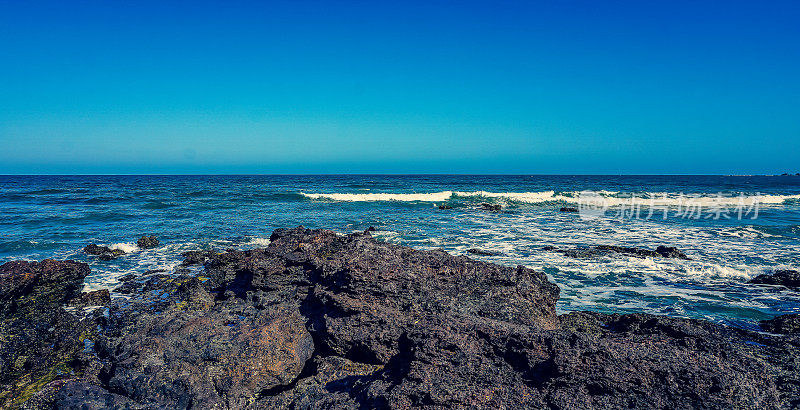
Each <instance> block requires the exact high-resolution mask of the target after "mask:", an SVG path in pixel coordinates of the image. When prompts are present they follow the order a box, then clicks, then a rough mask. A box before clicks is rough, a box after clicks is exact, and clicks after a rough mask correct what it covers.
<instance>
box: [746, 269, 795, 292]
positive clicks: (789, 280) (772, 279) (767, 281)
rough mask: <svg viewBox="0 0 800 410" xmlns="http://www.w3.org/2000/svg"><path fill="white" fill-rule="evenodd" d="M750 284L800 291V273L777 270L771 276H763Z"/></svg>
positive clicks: (759, 276) (751, 280) (752, 280)
mask: <svg viewBox="0 0 800 410" xmlns="http://www.w3.org/2000/svg"><path fill="white" fill-rule="evenodd" d="M749 283H754V284H757V285H777V286H785V287H787V288H790V289H800V272H798V271H796V270H776V271H775V272H773V273H771V274H767V273H765V274H761V275H758V276H756V277H755V278H753V279H750V281H749Z"/></svg>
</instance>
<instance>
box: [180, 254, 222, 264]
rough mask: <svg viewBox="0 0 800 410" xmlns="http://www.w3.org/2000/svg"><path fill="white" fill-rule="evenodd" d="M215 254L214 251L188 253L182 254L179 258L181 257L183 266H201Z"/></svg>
mask: <svg viewBox="0 0 800 410" xmlns="http://www.w3.org/2000/svg"><path fill="white" fill-rule="evenodd" d="M216 254H217V252H214V251H189V252H184V253H182V254H181V256H183V265H202V264H204V263H205V262H206V261H207V260H209V259H210V258H213V257H214V256H215V255H216Z"/></svg>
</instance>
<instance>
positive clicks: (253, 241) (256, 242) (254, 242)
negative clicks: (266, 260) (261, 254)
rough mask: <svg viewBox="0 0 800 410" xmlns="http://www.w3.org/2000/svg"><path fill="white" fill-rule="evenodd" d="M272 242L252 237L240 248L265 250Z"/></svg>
mask: <svg viewBox="0 0 800 410" xmlns="http://www.w3.org/2000/svg"><path fill="white" fill-rule="evenodd" d="M271 242H272V241H270V240H269V238H264V237H261V236H254V237H252V238H250V240H249V241H247V242H244V243H242V244H241V245H240V246H241V247H253V246H254V247H256V248H266V247H267V246H269V244H270V243H271Z"/></svg>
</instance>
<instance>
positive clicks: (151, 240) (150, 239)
mask: <svg viewBox="0 0 800 410" xmlns="http://www.w3.org/2000/svg"><path fill="white" fill-rule="evenodd" d="M158 244H159V242H158V239H157V238H156V237H155V236H142V237H141V238H139V240H138V241H136V246H138V247H140V248H142V249H148V248H155V247H157V246H158Z"/></svg>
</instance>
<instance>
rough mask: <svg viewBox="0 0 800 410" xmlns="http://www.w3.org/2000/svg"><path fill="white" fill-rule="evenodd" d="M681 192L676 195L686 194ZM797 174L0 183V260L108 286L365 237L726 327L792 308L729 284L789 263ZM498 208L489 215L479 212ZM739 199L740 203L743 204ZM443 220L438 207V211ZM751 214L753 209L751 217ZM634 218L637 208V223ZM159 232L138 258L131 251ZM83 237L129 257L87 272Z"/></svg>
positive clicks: (796, 239)
mask: <svg viewBox="0 0 800 410" xmlns="http://www.w3.org/2000/svg"><path fill="white" fill-rule="evenodd" d="M584 190H592V191H599V192H601V195H602V196H603V197H604V198H606V200H607V203H608V204H609V208H608V210H607V211H606V217H601V218H597V219H591V220H587V219H584V218H581V217H580V216H579V215H578V214H576V213H563V212H559V208H560V207H562V206H576V203H577V202H578V200H577V198H578V193H579V192H580V191H584ZM681 194H685V195H686V197H684V196H682V195H681ZM741 194H744V195H745V197H744V198H749V199H752V198H753V197H755V196H758V197H759V198H761V199H762V202H763V203H760V205H759V206H758V216H757V218H756V219H752V216H753V212H751V213H750V214H749V215H747V216H745V217H744V218H743V219H742V220H739V219H738V218H736V216H735V213H734V214H729V215H728V216H731V218H729V219H727V218H724V217H722V218H719V219H717V218H715V217H713V214H712V213H711V211H710V210H706V213H703V214H701V215H700V217H699V218H694V217H692V218H687V217H686V215H685V214H684V215H679V214H678V210H679V209H678V208H674V207H677V206H679V205H681V204H684V203H685V201H686V199H685V198H691V197H693V196H700V197H702V198H704V199H703V200H702V201H700V203H702V205H703V206H707V207H708V206H709V205H710V204H711V203H712V202H714V201H715V200H716V199H715V198H717V195H721V196H722V198H723V200H722V201H720V202H719V203H720V204H725V207H726V208H730V209H733V208H734V207H735V206H736V204H737V201H738V200H739V199H738V198H739V196H740V195H741ZM631 195H633V196H635V197H637V198H640V201H641V202H642V203H645V204H646V202H647V198H649V197H655V198H662V200H663V201H664V202H665V203H667V205H669V206H672V207H673V208H666V209H668V211H667V217H666V218H663V217H662V215H663V212H662V213H660V214H659V213H656V215H657V217H655V218H649V219H644V218H642V219H635V218H623V219H620V218H615V217H614V215H615V213H618V212H619V210H620V208H624V207H625V204H626V203H628V201H629V199H628V198H629V197H630V196H631ZM798 198H800V177H797V176H784V177H763V176H761V177H738V176H731V177H723V176H659V177H654V176H649V177H647V176H641V177H637V176H0V260H3V261H7V260H12V259H42V258H69V259H76V260H82V261H86V262H88V263H89V264H90V265H91V266H92V272H93V273H92V276H91V277H90V278H88V279H87V287H88V288H99V287H113V286H114V284H115V283H116V278H118V277H119V276H121V275H123V274H126V273H130V272H134V273H141V272H144V271H146V270H150V269H167V270H169V269H172V268H174V267H175V266H176V265H177V263H178V262H179V261H180V257H179V253H180V252H183V251H185V250H190V249H200V248H215V249H219V250H224V249H226V248H230V247H235V248H252V247H259V246H266V245H267V244H268V243H269V240H268V238H269V234H270V232H271V231H272V230H273V229H275V228H280V227H291V226H296V225H304V226H306V227H314V228H317V227H319V228H329V229H334V230H337V231H340V232H351V231H355V230H363V229H365V228H367V227H369V226H374V227H376V228H378V229H379V231H378V232H377V233H376V236H377V237H378V238H379V239H380V240H383V241H386V242H392V243H399V244H405V245H410V246H413V247H416V248H425V249H431V248H444V249H445V250H447V251H449V252H451V253H455V254H466V251H467V249H470V248H480V249H483V250H487V251H493V252H497V253H498V255H497V256H478V258H481V259H483V260H487V261H492V262H496V263H501V264H507V265H516V264H523V265H526V266H530V267H532V268H535V269H539V270H543V271H544V272H546V273H547V274H548V275H549V276H550V277H551V279H552V280H554V281H555V282H556V283H557V284H558V285H559V286H560V287H561V289H562V296H561V300H560V302H559V307H560V309H562V310H574V309H593V310H600V311H636V312H650V313H660V314H668V315H674V316H685V317H699V318H706V319H711V320H715V321H721V322H727V323H732V324H736V325H740V326H745V327H750V326H753V323H754V321H756V320H760V319H764V318H769V317H771V316H774V315H776V314H779V313H796V312H800V294H799V293H798V292H792V291H788V290H786V289H782V288H778V287H756V286H751V285H746V284H745V283H744V282H745V281H746V280H747V279H749V278H751V277H753V276H755V275H757V274H760V273H764V272H770V271H772V270H774V269H798V267H799V266H798V265H799V264H800V263H799V262H798V261H800V199H798ZM481 203H493V204H500V205H502V206H503V210H502V211H501V212H490V211H487V210H483V209H481V207H480V206H479V204H481ZM746 203H748V204H749V203H750V202H746ZM443 204H445V205H448V206H451V207H452V209H444V210H441V209H439V208H438V205H443ZM751 211H752V209H751ZM645 214H646V212H645ZM143 234H152V235H156V236H158V238H159V239H160V240H161V242H162V245H161V246H160V247H158V248H156V249H148V250H140V249H138V248H136V246H135V240H136V238H138V237H139V236H141V235H143ZM90 242H96V243H99V244H106V245H110V246H113V247H118V248H121V249H123V250H126V251H128V252H129V253H128V254H127V255H125V256H123V257H121V258H119V259H117V260H113V261H108V262H101V261H97V260H95V259H93V258H91V257H87V256H86V255H83V254H82V253H81V252H80V249H81V248H82V247H83V246H85V245H86V244H88V243H90ZM599 244H611V245H625V246H636V247H644V248H650V249H654V248H655V247H656V246H658V245H669V246H677V247H678V248H680V249H681V250H683V251H684V252H686V253H687V254H688V255H689V256H690V257H691V258H692V260H689V261H684V260H674V259H664V258H646V259H638V258H633V257H625V256H620V255H609V256H603V257H598V258H571V257H568V256H565V255H563V254H560V253H557V252H552V251H546V250H544V249H543V247H545V246H547V245H551V246H556V247H559V248H574V247H582V246H592V245H599Z"/></svg>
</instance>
